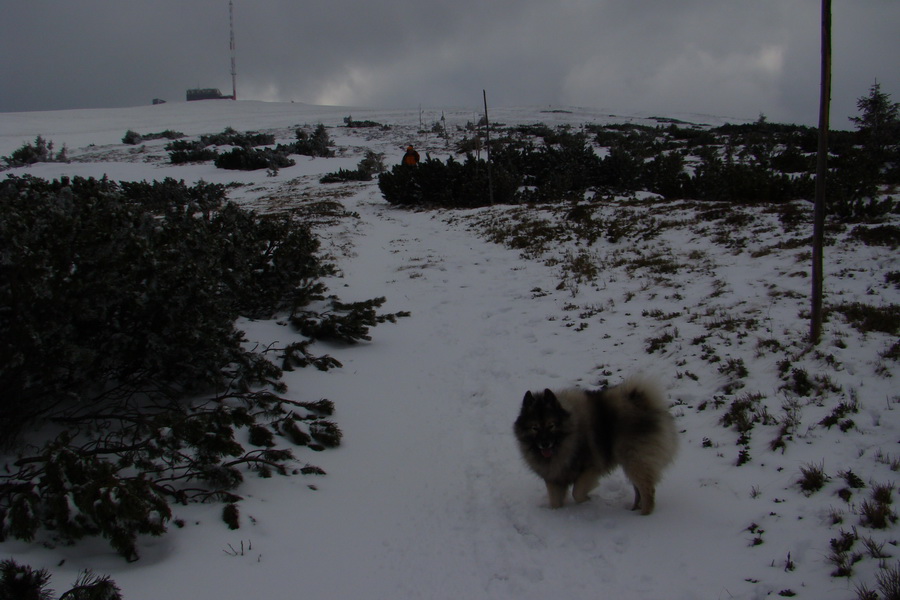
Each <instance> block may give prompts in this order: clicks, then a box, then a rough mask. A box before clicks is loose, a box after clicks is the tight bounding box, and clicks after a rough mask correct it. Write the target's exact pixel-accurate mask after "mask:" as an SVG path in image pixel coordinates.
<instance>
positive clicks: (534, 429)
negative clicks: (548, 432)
mask: <svg viewBox="0 0 900 600" xmlns="http://www.w3.org/2000/svg"><path fill="white" fill-rule="evenodd" d="M540 430H541V426H540V425H532V426H531V431H532V432H533V433H537V432H538V431H540Z"/></svg>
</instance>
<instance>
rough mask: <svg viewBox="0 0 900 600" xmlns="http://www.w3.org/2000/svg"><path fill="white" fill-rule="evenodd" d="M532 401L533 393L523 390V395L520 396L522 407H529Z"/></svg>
mask: <svg viewBox="0 0 900 600" xmlns="http://www.w3.org/2000/svg"><path fill="white" fill-rule="evenodd" d="M534 402H535V400H534V395H533V394H532V393H531V392H530V391H528V392H525V397H524V398H522V408H523V409H525V408H530V407H531V406H532V405H533V404H534Z"/></svg>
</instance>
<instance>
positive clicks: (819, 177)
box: [809, 0, 831, 346]
mask: <svg viewBox="0 0 900 600" xmlns="http://www.w3.org/2000/svg"><path fill="white" fill-rule="evenodd" d="M821 79H822V84H821V91H820V96H819V147H818V150H817V159H816V198H815V208H814V210H813V244H812V246H813V247H812V305H811V307H810V328H809V341H810V344H811V345H813V346H815V345H817V344H818V343H819V341H820V340H821V339H822V321H823V320H824V316H823V310H822V296H823V285H822V280H823V266H822V248H823V246H824V237H825V233H824V232H825V180H826V178H827V175H828V128H829V112H830V108H831V0H822V77H821Z"/></svg>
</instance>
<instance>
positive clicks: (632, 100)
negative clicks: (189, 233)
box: [0, 0, 900, 127]
mask: <svg viewBox="0 0 900 600" xmlns="http://www.w3.org/2000/svg"><path fill="white" fill-rule="evenodd" d="M234 4H235V20H236V23H235V28H236V37H237V49H238V52H237V65H238V95H239V97H240V98H242V99H260V100H282V101H289V100H295V101H300V102H308V103H325V104H346V105H357V106H366V105H371V106H393V107H412V106H418V105H424V106H435V107H440V106H442V105H443V106H473V107H476V106H477V105H478V104H479V103H480V99H481V90H482V89H487V90H488V94H489V100H490V101H491V103H492V104H495V105H498V106H499V105H545V104H556V105H564V104H569V105H581V106H594V107H604V108H609V109H610V111H614V112H627V111H643V112H656V113H674V112H687V113H706V114H716V115H724V116H732V117H737V118H755V117H756V116H758V115H759V114H761V113H763V114H765V115H766V116H767V117H769V118H770V119H771V120H780V121H792V122H800V123H806V124H814V123H815V121H816V111H817V107H818V93H819V92H818V86H819V18H820V12H819V11H820V2H819V1H818V0H790V1H785V0H757V1H755V2H747V1H746V0H715V1H713V0H679V1H678V2H672V1H671V0H642V1H641V2H634V1H632V0H561V1H559V2H546V1H545V0H540V1H538V0H490V1H487V2H486V1H484V0H457V1H456V2H453V3H448V2H440V3H430V2H422V1H421V0H420V1H418V2H416V1H413V0H383V1H382V2H370V1H365V2H363V1H359V0H354V1H351V0H331V1H327V2H326V1H325V0H311V1H310V2H303V3H300V2H296V1H295V0H253V1H252V2H251V0H234ZM897 23H900V2H895V1H891V2H886V1H883V0H859V1H857V2H853V3H835V6H834V75H833V82H834V93H833V98H834V108H833V111H832V114H833V119H832V123H833V124H834V125H835V126H839V127H845V126H847V121H846V117H847V116H850V115H852V114H856V106H855V103H856V99H857V98H858V97H859V96H862V95H864V94H865V93H867V91H868V89H869V86H870V85H871V84H872V83H873V82H874V81H875V79H876V78H877V79H878V80H879V81H880V82H881V83H882V89H883V90H884V91H886V92H888V93H890V94H892V96H894V98H895V99H900V82H898V80H897V65H896V60H897V59H896V57H897V56H900V37H898V36H897V35H896V24H897ZM0 51H2V56H4V57H6V59H5V60H3V61H2V62H0V82H2V83H0V85H2V88H0V112H7V111H23V110H47V109H56V108H79V107H85V108H88V107H113V106H127V105H138V104H146V103H149V101H150V100H151V99H152V98H155V97H160V98H165V99H168V100H170V101H172V100H183V99H184V93H185V90H186V89H188V88H191V87H219V88H221V89H222V91H223V92H226V93H228V92H230V89H231V76H230V59H229V54H228V2H227V0H154V1H152V2H150V1H147V0H72V1H70V2H55V1H51V0H29V1H28V2H13V1H9V0H7V1H6V2H4V7H3V19H2V21H0ZM10 57H15V58H10Z"/></svg>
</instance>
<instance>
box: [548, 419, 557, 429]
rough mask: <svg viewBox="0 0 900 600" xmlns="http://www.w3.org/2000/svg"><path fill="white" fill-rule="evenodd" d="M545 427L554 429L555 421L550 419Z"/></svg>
mask: <svg viewBox="0 0 900 600" xmlns="http://www.w3.org/2000/svg"><path fill="white" fill-rule="evenodd" d="M547 429H549V430H550V431H553V430H554V429H556V423H554V422H553V421H550V422H549V423H547Z"/></svg>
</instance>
